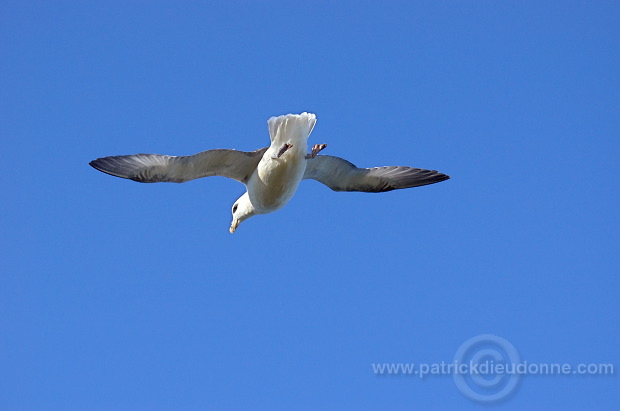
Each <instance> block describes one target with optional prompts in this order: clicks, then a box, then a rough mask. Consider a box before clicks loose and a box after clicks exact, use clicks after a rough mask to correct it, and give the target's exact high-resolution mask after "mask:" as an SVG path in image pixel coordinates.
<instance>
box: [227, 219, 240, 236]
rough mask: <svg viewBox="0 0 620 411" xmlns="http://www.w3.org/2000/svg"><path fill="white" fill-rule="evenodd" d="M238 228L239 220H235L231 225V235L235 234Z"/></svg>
mask: <svg viewBox="0 0 620 411" xmlns="http://www.w3.org/2000/svg"><path fill="white" fill-rule="evenodd" d="M237 227H239V220H236V219H235V220H233V222H232V224H231V225H230V230H229V231H230V234H232V233H234V232H235V230H236V229H237Z"/></svg>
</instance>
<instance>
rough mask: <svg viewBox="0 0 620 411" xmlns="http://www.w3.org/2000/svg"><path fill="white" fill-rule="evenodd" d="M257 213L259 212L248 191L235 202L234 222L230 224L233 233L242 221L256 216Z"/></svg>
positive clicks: (233, 210)
mask: <svg viewBox="0 0 620 411" xmlns="http://www.w3.org/2000/svg"><path fill="white" fill-rule="evenodd" d="M256 214H258V213H257V212H256V210H255V209H254V206H252V203H251V202H250V197H249V196H248V193H247V192H246V193H245V194H244V195H242V196H241V197H239V199H238V200H237V201H235V204H233V206H232V223H231V224H230V232H231V234H232V233H234V232H235V230H236V229H237V227H239V224H241V222H243V221H245V220H247V219H248V218H250V217H252V216H255V215H256Z"/></svg>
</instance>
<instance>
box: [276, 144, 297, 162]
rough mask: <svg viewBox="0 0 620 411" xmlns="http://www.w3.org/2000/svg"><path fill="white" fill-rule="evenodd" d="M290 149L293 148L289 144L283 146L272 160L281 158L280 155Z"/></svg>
mask: <svg viewBox="0 0 620 411" xmlns="http://www.w3.org/2000/svg"><path fill="white" fill-rule="evenodd" d="M291 147H293V145H292V144H289V143H286V144H284V145H283V146H282V148H281V149H280V151H278V154H276V155H275V156H273V157H272V158H274V159H275V158H280V157H282V154H284V153H286V151H287V150H288V149H289V148H291Z"/></svg>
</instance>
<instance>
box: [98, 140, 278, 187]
mask: <svg viewBox="0 0 620 411" xmlns="http://www.w3.org/2000/svg"><path fill="white" fill-rule="evenodd" d="M266 150H267V147H265V148H261V149H259V150H256V151H251V152H247V151H237V150H227V149H216V150H207V151H203V152H201V153H198V154H194V155H192V156H178V157H177V156H166V155H161V154H132V155H127V156H111V157H103V158H98V159H96V160H93V161H91V162H90V163H89V164H90V165H91V166H93V167H94V168H96V169H97V170H99V171H102V172H104V173H107V174H110V175H113V176H116V177H121V178H128V179H130V180H133V181H138V182H140V183H158V182H172V183H183V182H185V181H189V180H194V179H196V178H201V177H210V176H223V177H228V178H232V179H233V180H237V181H240V182H242V183H244V184H245V183H246V182H247V180H248V179H249V178H250V176H251V175H252V173H253V172H254V170H255V169H256V167H257V166H258V163H259V162H260V160H261V158H262V156H263V154H264V153H265V151H266Z"/></svg>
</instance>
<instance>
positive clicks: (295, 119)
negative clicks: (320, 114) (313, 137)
mask: <svg viewBox="0 0 620 411" xmlns="http://www.w3.org/2000/svg"><path fill="white" fill-rule="evenodd" d="M267 124H268V125H269V136H270V137H271V141H272V144H273V143H275V144H276V145H279V144H285V143H291V144H293V145H294V143H295V142H297V141H303V142H304V143H305V142H306V140H307V139H308V137H309V136H310V133H312V129H313V128H314V125H315V124H316V115H314V114H312V113H301V114H287V115H285V116H279V117H271V118H270V119H269V121H268V122H267Z"/></svg>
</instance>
